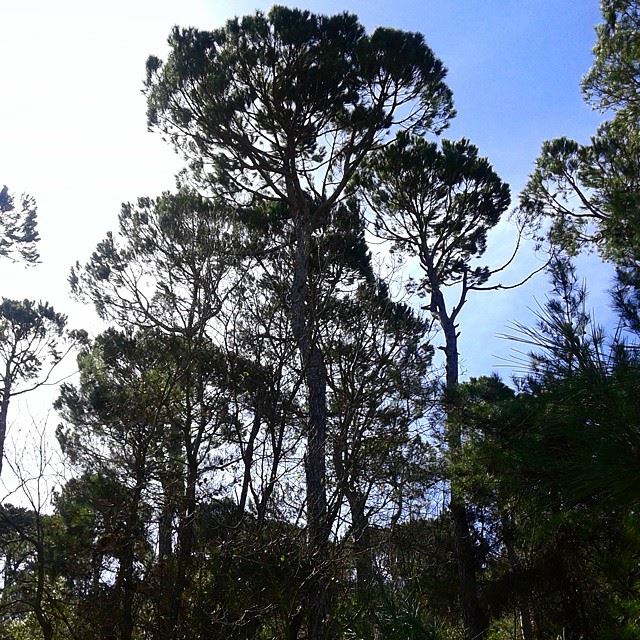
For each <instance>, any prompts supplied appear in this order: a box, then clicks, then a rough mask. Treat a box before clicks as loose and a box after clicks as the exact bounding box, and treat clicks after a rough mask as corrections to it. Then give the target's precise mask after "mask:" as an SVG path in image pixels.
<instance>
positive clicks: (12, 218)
mask: <svg viewBox="0 0 640 640" xmlns="http://www.w3.org/2000/svg"><path fill="white" fill-rule="evenodd" d="M36 226H37V207H36V203H35V200H34V199H33V198H32V197H31V196H29V195H26V194H23V195H22V196H20V198H19V203H18V204H17V205H16V196H13V195H11V194H10V193H9V189H8V188H7V187H6V185H5V186H3V187H2V189H0V257H4V258H9V259H10V260H14V261H15V260H18V259H20V260H23V261H24V262H26V263H27V264H34V263H35V262H37V261H38V250H37V249H36V244H37V242H38V240H39V237H38V231H37V229H36Z"/></svg>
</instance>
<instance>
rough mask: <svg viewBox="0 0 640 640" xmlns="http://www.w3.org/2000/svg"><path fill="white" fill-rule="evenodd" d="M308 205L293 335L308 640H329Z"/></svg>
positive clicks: (320, 362)
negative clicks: (303, 439)
mask: <svg viewBox="0 0 640 640" xmlns="http://www.w3.org/2000/svg"><path fill="white" fill-rule="evenodd" d="M304 209H306V207H304V205H302V204H301V206H300V208H299V209H298V211H297V212H296V215H295V216H294V220H295V226H296V247H295V264H294V274H293V283H292V287H291V329H292V333H293V336H294V338H295V340H296V344H297V348H298V351H299V353H300V359H301V362H302V369H303V375H304V379H305V383H306V387H307V397H308V406H309V417H308V421H307V450H306V454H305V479H306V488H307V540H308V548H309V562H310V567H312V569H311V575H310V577H309V592H308V597H307V625H308V637H309V640H325V638H329V637H330V634H329V630H328V617H329V612H330V608H331V605H330V594H329V586H330V581H329V580H328V576H327V562H328V557H329V549H328V542H329V526H328V517H327V515H328V514H327V495H326V460H325V455H326V440H327V368H326V364H325V361H324V356H323V353H322V351H321V350H320V348H319V347H318V345H317V344H316V342H315V338H314V335H313V328H312V323H313V310H312V309H310V305H309V258H310V252H311V232H312V229H311V223H310V219H309V218H310V216H309V213H308V211H307V212H305V211H304Z"/></svg>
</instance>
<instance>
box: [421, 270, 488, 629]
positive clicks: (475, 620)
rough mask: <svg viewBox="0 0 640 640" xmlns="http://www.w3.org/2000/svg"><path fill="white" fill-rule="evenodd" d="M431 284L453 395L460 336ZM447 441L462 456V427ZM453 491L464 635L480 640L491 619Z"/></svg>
mask: <svg viewBox="0 0 640 640" xmlns="http://www.w3.org/2000/svg"><path fill="white" fill-rule="evenodd" d="M432 284H433V288H432V294H431V295H432V309H434V310H436V311H437V315H438V321H439V322H440V326H441V327H442V330H443V333H444V339H445V346H444V353H445V360H446V391H447V393H449V394H452V393H454V392H455V390H456V388H457V386H458V383H459V361H458V334H457V331H456V325H455V319H454V318H451V317H450V316H449V314H448V313H447V308H446V303H445V300H444V296H443V295H442V292H441V291H440V289H439V288H438V287H437V285H436V283H432ZM446 438H447V445H448V447H449V455H450V456H451V458H456V457H457V456H458V455H459V454H460V450H461V447H462V434H461V433H460V428H459V427H458V426H457V425H454V424H451V422H449V421H448V422H447V431H446ZM450 490H451V503H450V505H449V510H450V511H451V517H452V520H453V534H454V550H455V556H456V565H457V569H458V588H459V593H460V604H461V607H462V617H463V622H464V626H465V634H466V638H467V639H468V640H481V639H482V638H484V637H485V633H486V631H487V627H488V624H489V618H488V616H487V613H486V611H485V610H484V608H483V607H482V605H481V604H480V599H479V597H478V580H477V575H476V561H475V553H474V548H473V542H472V538H471V525H470V523H469V515H468V513H467V506H466V504H465V501H464V497H463V495H462V492H461V491H460V489H459V487H458V486H457V483H456V482H455V480H452V481H451V487H450Z"/></svg>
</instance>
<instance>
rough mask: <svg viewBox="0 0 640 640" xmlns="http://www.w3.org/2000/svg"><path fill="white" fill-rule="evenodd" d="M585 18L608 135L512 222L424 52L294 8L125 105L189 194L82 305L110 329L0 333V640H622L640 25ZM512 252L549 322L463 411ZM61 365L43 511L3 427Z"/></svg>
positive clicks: (156, 67) (549, 181)
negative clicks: (477, 301) (527, 259)
mask: <svg viewBox="0 0 640 640" xmlns="http://www.w3.org/2000/svg"><path fill="white" fill-rule="evenodd" d="M601 13H602V15H601V23H600V24H599V25H598V26H597V27H596V42H595V47H594V49H593V60H592V66H591V69H590V70H589V71H588V73H587V74H586V75H585V76H584V78H583V79H582V85H581V88H582V95H583V98H584V100H585V102H586V103H588V104H589V105H590V106H591V107H592V108H594V109H596V110H598V111H599V112H601V114H602V120H601V124H600V126H599V127H598V128H597V130H595V131H594V132H593V133H592V137H591V139H590V141H589V142H588V143H586V144H582V143H579V142H577V141H574V140H572V139H570V138H556V139H552V140H548V141H546V142H544V144H543V146H542V148H541V150H540V153H539V156H538V158H537V159H536V160H535V162H534V164H533V165H532V167H531V172H530V177H529V180H528V182H527V184H526V186H525V188H524V189H523V190H522V191H521V192H520V193H519V194H512V193H511V190H510V187H509V185H508V184H507V183H506V182H505V181H503V179H502V178H501V177H500V176H499V175H498V174H497V172H496V171H495V170H494V168H493V166H492V164H491V162H490V159H487V158H485V157H483V156H482V154H481V152H480V150H479V149H478V148H477V147H476V146H475V145H474V144H473V142H472V141H470V140H468V139H465V138H462V139H459V140H450V139H447V138H446V129H447V126H448V125H449V123H450V122H451V120H452V119H453V118H454V117H455V115H456V114H455V108H454V96H453V95H452V91H451V90H450V88H449V87H448V85H447V83H446V74H447V72H446V68H445V66H444V64H443V62H442V61H441V60H440V59H439V58H438V57H437V52H433V51H432V50H431V49H430V48H429V46H428V44H427V43H426V42H425V38H424V37H423V36H422V35H421V34H419V33H414V32H406V31H401V30H397V29H391V28H384V27H379V28H377V29H375V30H374V31H372V32H370V33H368V32H367V31H366V30H365V28H364V27H363V26H362V24H361V23H360V21H359V20H358V18H357V17H356V16H355V15H353V14H350V13H341V14H337V15H317V14H314V13H311V12H309V11H306V10H302V9H291V8H286V7H283V6H274V7H273V8H272V9H271V10H270V11H269V12H267V13H262V12H256V13H253V14H251V15H246V16H244V17H239V18H236V19H233V20H230V21H228V22H227V24H226V25H224V26H222V27H220V28H218V29H215V30H211V31H205V30H199V29H196V28H179V27H176V28H175V29H174V30H173V31H172V33H171V34H170V37H169V50H168V51H169V53H168V55H167V56H166V59H164V60H161V59H159V58H157V57H154V56H151V57H149V58H148V60H147V63H146V81H145V82H144V88H143V92H144V95H145V97H146V101H147V119H148V126H149V128H150V130H152V131H153V132H155V133H156V134H157V135H159V136H160V137H162V139H163V140H164V141H165V142H166V144H167V145H169V146H171V147H172V148H174V149H175V150H176V152H177V153H178V154H179V155H180V157H181V158H182V159H183V161H184V165H183V166H184V168H183V170H182V171H181V172H180V173H179V175H178V176H177V183H176V184H177V186H176V188H175V189H174V190H172V191H166V192H165V193H163V194H162V195H160V196H158V197H140V198H139V199H138V200H137V201H136V202H129V203H125V204H123V206H122V209H121V212H120V216H119V225H118V228H117V229H114V230H113V231H112V232H109V233H108V234H107V236H106V237H105V238H104V240H102V241H101V242H100V243H99V244H98V245H97V246H96V247H95V249H94V250H93V253H91V254H90V258H89V260H88V261H86V262H84V261H80V262H77V263H76V264H75V266H74V267H73V268H72V269H71V272H70V275H69V286H70V295H71V296H73V297H74V298H75V299H76V300H80V301H82V302H84V303H86V304H88V305H91V306H92V307H93V308H95V312H96V314H97V316H98V317H99V319H100V322H101V323H102V324H101V327H102V329H101V330H100V331H99V332H95V335H94V334H92V333H91V332H89V331H84V330H77V329H74V330H71V329H70V325H69V322H68V319H67V317H66V316H65V315H63V314H61V313H58V312H57V311H56V310H55V309H54V308H53V307H52V306H51V305H50V304H48V303H45V302H37V301H32V300H14V299H8V298H2V302H1V304H0V474H2V479H3V481H5V480H6V486H13V487H15V488H14V489H13V490H12V491H10V492H9V493H8V494H7V495H6V496H5V497H4V498H3V500H2V501H1V502H0V589H1V592H0V640H5V639H6V640H40V639H43V640H85V639H87V640H88V639H100V640H143V639H144V640H147V639H148V640H174V639H177V640H218V639H219V640H222V639H230V640H244V639H247V640H248V639H252V640H271V639H273V640H275V639H278V640H516V639H518V640H547V639H549V640H556V639H562V640H587V639H598V640H600V639H602V640H606V639H611V640H614V639H618V640H623V639H628V640H631V639H634V638H640V519H639V517H640V514H639V509H640V354H639V351H638V345H639V344H640V342H639V340H638V338H639V336H640V2H638V0H602V1H601ZM578 82H580V79H579V78H576V84H577V83H578ZM37 221H38V218H37V207H36V202H35V200H34V198H32V197H31V196H29V195H19V194H18V193H16V192H14V191H13V190H12V188H11V185H8V186H5V187H3V188H2V190H0V260H2V261H12V262H19V263H22V264H23V265H24V268H25V269H26V268H29V266H30V265H32V264H35V263H36V262H37V261H38V260H39V256H38V242H39V231H38V225H37ZM501 221H502V223H507V224H510V225H511V226H512V227H513V230H514V237H516V240H515V242H514V247H513V255H512V256H511V257H510V258H508V259H507V261H506V262H505V263H504V264H502V265H498V266H497V267H495V266H492V267H489V266H486V260H485V258H486V256H485V252H486V251H487V250H488V246H489V243H490V232H491V231H492V230H493V229H495V228H496V225H498V224H499V223H500V222H501ZM525 246H526V247H528V248H527V249H525V250H528V251H530V250H532V249H531V247H535V250H536V251H538V252H539V253H540V255H542V256H544V261H543V267H542V269H544V271H545V274H546V277H547V279H548V280H549V282H550V283H551V294H550V295H549V297H548V298H547V299H546V301H544V302H543V303H542V304H540V306H539V307H538V311H537V317H536V318H535V320H534V321H532V323H530V324H520V323H516V324H515V325H514V326H512V327H511V328H510V329H505V331H506V332H507V333H509V339H510V340H512V341H513V342H514V343H515V344H516V345H519V348H521V349H522V350H523V353H525V354H526V356H525V360H526V361H525V363H524V365H523V368H522V374H521V375H518V376H517V377H515V378H514V379H513V380H503V379H501V378H500V377H498V376H497V375H496V374H491V373H489V372H488V373H487V375H486V376H484V377H475V378H470V379H465V378H464V376H463V375H462V371H461V365H460V358H461V356H462V355H463V354H461V350H460V345H459V338H460V336H461V335H463V334H464V335H473V332H474V327H473V326H471V325H469V324H465V317H464V307H465V304H466V303H467V301H468V300H469V299H470V298H475V297H476V296H477V297H481V298H482V299H484V300H486V304H487V305H490V304H492V300H493V299H494V298H495V297H496V296H499V295H500V290H501V289H505V288H508V287H517V286H519V285H520V284H522V282H512V281H509V280H508V279H507V278H506V276H505V273H508V267H509V266H510V265H511V264H512V263H514V261H517V260H518V258H519V255H520V252H521V251H522V250H523V247H525ZM71 251H72V252H75V255H73V260H76V259H78V257H79V255H80V249H78V248H77V247H71ZM585 252H587V253H588V252H591V253H593V254H595V255H597V256H598V257H599V258H600V259H601V260H602V261H603V262H604V263H607V264H609V265H612V266H613V268H614V269H615V281H614V283H613V285H612V287H611V292H610V300H611V305H612V308H613V309H614V310H615V314H616V323H615V324H614V325H613V326H608V325H607V326H599V325H598V324H597V322H596V321H595V320H594V319H593V318H592V317H591V313H590V311H589V309H588V306H587V303H586V296H587V290H586V286H585V284H584V282H583V281H582V279H581V277H580V275H579V273H578V271H577V269H576V267H575V264H574V263H575V259H576V257H577V256H579V255H580V254H584V253H585ZM533 275H534V273H533V272H532V273H531V274H529V276H527V278H528V277H532V276H533ZM527 278H525V280H526V279H527ZM76 359H77V374H75V375H73V376H71V377H69V378H67V379H66V380H65V381H63V382H62V383H61V384H60V385H59V387H58V389H57V391H56V394H57V399H56V400H55V402H54V406H53V408H52V411H54V412H55V419H54V421H55V422H56V424H57V428H56V431H55V440H56V441H57V446H58V447H59V450H60V457H61V458H62V460H63V462H64V465H65V468H66V469H67V470H70V472H68V473H66V474H65V475H64V479H62V478H63V474H58V475H57V476H56V477H57V478H58V481H56V482H51V481H50V479H48V478H50V475H49V467H50V466H51V465H52V464H57V463H53V462H52V460H53V458H54V457H53V456H52V455H51V452H50V450H49V449H48V445H46V443H45V439H44V433H43V431H42V430H40V431H39V430H38V429H39V428H38V425H35V424H34V425H33V426H32V428H31V429H32V436H33V437H32V439H31V440H29V442H32V443H36V445H37V444H38V443H39V446H35V450H34V451H30V452H29V455H28V456H27V455H26V454H25V452H23V456H24V458H21V457H20V455H19V454H16V452H15V451H9V447H8V446H7V442H8V440H7V433H8V430H9V429H10V427H11V421H12V419H13V418H15V415H14V414H12V413H11V410H12V408H14V407H15V406H16V403H17V402H18V398H22V397H24V396H28V395H29V394H32V393H34V392H36V390H37V389H38V388H39V387H43V386H45V385H48V384H50V383H51V382H52V381H53V380H56V379H57V371H59V369H60V367H61V366H63V365H64V364H65V363H68V362H69V361H72V362H73V361H74V360H76ZM25 446H30V445H25ZM32 449H33V447H32ZM27 457H28V458H29V463H28V464H27V463H26V462H25V461H26V459H27Z"/></svg>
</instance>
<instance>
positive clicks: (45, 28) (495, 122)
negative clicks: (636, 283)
mask: <svg viewBox="0 0 640 640" xmlns="http://www.w3.org/2000/svg"><path fill="white" fill-rule="evenodd" d="M283 4H289V5H291V6H298V7H301V8H307V9H310V10H312V11H316V12H323V13H335V12H341V11H349V12H352V13H355V14H357V15H358V16H359V17H360V20H361V22H362V23H363V24H364V25H365V27H366V28H367V29H369V30H371V29H374V28H375V27H376V26H390V27H396V28H400V29H405V30H411V31H419V32H421V33H423V34H424V35H425V38H426V41H427V43H428V44H429V46H430V47H431V48H432V49H433V50H434V52H435V54H436V55H437V56H438V57H439V58H440V59H441V60H442V61H443V62H444V64H445V66H446V67H447V68H448V70H449V74H448V78H447V82H448V84H449V86H450V87H451V88H452V90H453V95H454V100H455V104H456V108H457V112H458V116H457V118H456V120H455V121H454V122H453V123H452V125H451V127H450V129H449V130H448V131H447V132H446V133H445V137H448V138H460V137H466V138H469V139H470V140H471V141H472V142H473V143H474V144H476V145H477V146H478V147H479V149H480V153H481V154H482V155H485V156H487V157H488V158H489V159H490V161H491V162H492V163H493V165H494V167H495V169H496V171H497V172H498V174H499V175H500V176H501V177H502V178H503V179H504V180H505V181H507V182H508V183H509V184H510V185H511V189H512V194H513V198H514V201H515V200H516V199H517V194H518V192H519V191H520V189H521V188H522V187H523V186H524V184H525V182H526V178H527V176H528V174H529V173H530V171H531V169H532V167H533V162H534V160H535V158H536V156H537V154H538V152H539V149H540V146H541V144H542V142H543V141H544V140H546V139H549V138H553V137H555V136H560V135H564V136H568V137H572V138H575V139H577V140H578V141H581V142H586V141H588V139H589V136H590V135H591V134H592V133H593V132H594V131H595V128H596V126H597V124H598V123H599V122H600V121H601V120H602V116H601V115H600V114H598V113H594V112H592V111H591V110H590V108H589V107H588V106H587V105H586V104H585V103H584V102H583V100H582V97H581V94H580V88H579V83H580V78H581V77H582V75H584V73H586V71H587V70H588V68H589V66H590V64H591V61H592V54H591V49H592V47H593V44H594V26H595V24H597V23H598V22H599V21H600V14H599V8H598V2H597V0H482V1H481V0H421V1H415V0H394V1H393V2H390V1H388V0H385V1H382V0H377V1H376V0H368V1H366V0H342V1H340V2H339V1H337V0H325V1H323V2H320V1H319V0H300V1H299V2H296V3H283ZM270 6H271V3H270V2H263V1H258V0H253V1H250V0H236V1H235V2H231V1H226V0H180V1H179V2H177V1H175V0H110V2H97V1H94V2H91V1H89V0H56V2H51V1H50V0H2V1H1V2H0V24H1V25H2V34H1V35H0V79H1V82H2V85H1V86H2V89H1V92H2V94H1V95H2V97H1V99H0V185H2V184H7V185H8V186H9V188H10V189H11V190H12V191H13V192H15V193H19V192H28V193H30V194H31V195H33V196H34V197H35V198H36V199H37V202H38V216H39V231H40V235H41V238H42V240H41V243H40V253H41V258H42V262H41V264H40V265H38V266H36V267H34V268H30V269H26V268H25V267H23V266H20V265H11V264H9V263H7V261H4V262H3V263H1V264H0V295H2V296H5V297H13V298H25V297H29V298H36V299H45V300H48V301H50V302H51V303H52V304H54V306H55V307H56V309H57V310H59V311H63V312H65V313H67V314H68V315H69V320H70V325H71V326H73V327H76V328H86V329H88V330H89V331H91V330H95V328H96V327H97V326H98V325H97V323H96V316H95V313H94V312H93V309H92V308H90V307H88V306H83V305H81V304H79V303H77V302H73V301H72V300H70V297H69V291H68V285H67V277H68V274H69V269H70V267H71V265H72V264H73V263H75V261H76V260H80V261H81V262H84V261H86V259H87V258H88V257H89V256H90V254H91V252H92V251H93V249H94V248H95V245H96V243H97V242H99V241H100V240H101V239H102V238H103V237H104V235H105V234H106V232H107V231H109V230H115V229H116V224H117V215H118V212H119V210H120V204H121V203H122V202H124V201H131V200H134V199H135V198H137V197H138V196H143V195H144V196H147V195H149V196H153V195H156V194H159V193H160V192H162V191H164V190H169V189H171V188H172V187H173V186H174V178H173V176H174V175H175V173H176V172H177V171H178V170H179V169H180V168H181V166H182V163H181V161H180V159H179V158H178V157H177V156H176V155H175V154H174V153H173V151H172V150H171V148H170V147H169V146H168V145H167V144H166V143H164V142H163V141H162V140H161V139H160V137H159V135H157V134H153V133H150V132H148V131H147V127H146V115H145V110H146V106H145V100H144V97H143V96H142V94H141V88H142V81H143V78H144V69H145V61H146V58H147V56H148V55H150V54H155V55H158V56H160V57H161V58H163V57H165V55H166V52H167V46H166V38H167V36H168V34H169V31H170V29H171V27H172V26H173V25H175V24H178V25H180V26H197V27H199V28H202V29H207V28H214V27H218V26H221V25H222V24H223V23H224V21H225V20H226V19H228V18H230V17H232V16H234V15H243V14H245V13H251V12H253V11H255V10H256V9H259V10H263V11H266V10H268V9H269V7H270ZM512 243H513V226H512V224H509V223H508V222H505V223H504V224H501V226H500V227H499V228H498V229H496V230H495V231H494V232H493V233H492V235H491V236H490V239H489V247H490V249H489V251H488V254H487V255H488V261H490V262H491V263H492V264H499V263H500V261H501V259H503V258H504V257H506V256H508V255H509V254H510V253H511V249H512V246H513V245H512ZM541 260H542V258H541V257H539V256H536V255H534V253H533V250H532V249H531V248H530V247H525V250H524V251H523V252H522V253H521V255H520V256H519V258H518V259H517V261H516V264H515V265H514V267H513V269H512V270H511V271H510V272H508V273H507V274H506V276H505V278H506V281H507V282H509V281H517V280H518V279H520V278H521V277H522V276H523V275H526V273H527V272H528V271H529V270H531V269H534V268H536V267H537V266H539V265H540V264H541ZM580 273H581V275H582V276H583V277H584V278H585V279H586V280H587V284H588V286H589V289H590V290H591V298H590V300H591V305H592V306H593V308H594V309H595V311H596V315H597V318H598V319H599V320H600V321H601V322H603V323H606V322H607V320H608V318H610V312H609V311H608V310H607V305H608V294H607V289H608V287H609V283H610V278H611V272H610V270H608V269H607V268H605V267H603V266H602V265H600V264H599V262H598V260H597V259H596V258H595V257H593V256H592V257H590V258H589V257H587V258H583V259H581V260H580ZM545 290H546V281H545V278H544V276H538V277H537V278H535V279H534V280H532V281H531V282H529V283H528V284H527V285H526V286H525V287H522V288H520V289H518V290H514V291H510V292H502V293H499V294H495V293H490V294H484V295H483V294H477V295H476V296H475V297H474V298H473V299H471V300H470V301H469V303H468V305H467V307H466V308H465V310H464V311H463V313H462V315H461V342H460V351H461V364H462V368H463V375H464V376H471V375H474V376H475V375H481V374H488V373H490V372H491V371H492V370H497V371H499V372H502V374H503V375H505V376H508V375H509V373H510V369H509V363H510V362H511V356H510V350H511V348H512V345H511V344H510V343H508V342H506V341H504V340H502V339H500V338H498V337H497V336H498V334H501V333H504V332H505V331H507V330H508V325H509V323H510V322H513V321H514V320H519V321H524V322H527V321H530V319H531V312H530V309H531V308H534V307H535V306H536V300H537V301H538V302H543V301H544V296H545ZM505 365H506V366H505Z"/></svg>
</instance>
